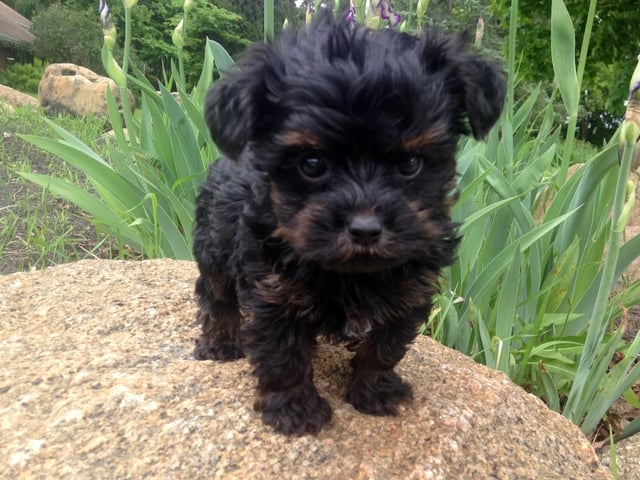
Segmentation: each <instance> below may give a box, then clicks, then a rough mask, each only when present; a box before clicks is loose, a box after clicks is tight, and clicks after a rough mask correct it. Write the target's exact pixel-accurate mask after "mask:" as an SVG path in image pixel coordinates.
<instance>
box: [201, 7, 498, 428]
mask: <svg viewBox="0 0 640 480" xmlns="http://www.w3.org/2000/svg"><path fill="white" fill-rule="evenodd" d="M503 99H504V79H503V73H502V72H501V70H500V68H499V67H498V66H497V65H496V64H495V63H493V62H490V61H488V60H486V59H483V58H481V57H479V56H477V55H475V54H472V53H468V52H466V50H465V48H464V42H463V41H462V40H461V39H460V38H458V37H437V36H434V35H425V36H423V37H422V38H417V37H413V36H410V35H406V34H402V33H398V32H395V31H391V30H382V31H370V30H367V29H365V28H359V27H353V26H351V25H348V24H347V23H346V22H343V21H335V20H333V19H332V18H331V15H329V14H327V13H323V14H320V15H318V17H317V18H316V20H314V22H313V23H312V24H311V25H309V26H308V27H306V28H304V29H302V30H301V31H300V32H298V33H293V32H286V33H285V34H284V35H283V38H282V40H281V42H280V44H279V46H272V45H264V44H263V45H257V46H254V47H252V48H251V49H250V50H249V52H248V53H247V54H246V55H245V56H244V57H243V58H242V60H241V61H240V62H239V63H238V69H237V70H236V71H234V72H233V73H229V74H228V75H227V76H226V77H224V78H223V79H222V80H221V81H219V82H217V83H216V84H215V86H214V87H213V88H212V90H211V91H210V93H209V94H208V97H207V101H206V113H205V115H206V121H207V124H208V125H209V128H210V130H211V135H212V138H213V139H214V141H215V142H216V144H217V145H218V146H219V148H220V150H221V151H222V152H223V154H224V157H223V158H221V159H219V160H218V161H217V162H216V163H214V164H213V166H212V167H211V169H210V171H209V175H208V178H207V180H206V182H205V184H204V185H203V187H202V191H201V193H200V195H199V197H198V205H197V219H196V228H195V239H194V252H195V256H196V259H197V261H198V266H199V269H200V277H199V279H198V281H197V284H196V292H197V295H198V297H199V313H198V316H199V320H200V321H201V323H202V327H203V333H202V336H201V337H200V338H199V339H198V340H197V344H196V349H195V356H196V358H198V359H215V360H223V361H224V360H233V359H236V358H239V357H242V356H244V355H247V356H248V357H249V360H250V361H251V364H252V365H253V366H254V372H255V374H256V375H257V377H258V397H257V401H256V403H255V408H256V409H257V410H259V411H261V412H262V418H263V420H264V421H265V422H266V423H267V424H269V425H272V426H273V427H274V428H275V429H276V430H277V431H279V432H283V433H287V434H303V433H305V432H312V433H315V432H318V431H319V430H320V429H321V428H322V426H323V425H324V424H326V423H327V422H329V421H330V418H331V409H330V408H329V404H328V403H327V402H326V400H324V399H323V398H322V397H320V395H319V394H318V392H317V390H316V388H315V386H314V384H313V370H312V364H311V361H312V357H313V355H314V350H315V344H316V337H317V335H318V334H321V335H325V336H327V337H328V338H330V339H332V340H334V341H341V342H345V343H346V345H347V348H349V349H350V350H351V351H353V352H354V356H353V358H352V360H351V367H352V376H351V380H350V382H349V385H348V386H347V392H346V398H347V400H348V401H349V402H350V403H351V404H352V405H353V406H354V407H355V408H357V409H358V410H360V411H362V412H366V413H371V414H375V415H386V414H393V413H395V412H396V410H397V405H398V403H399V402H403V401H407V400H409V399H411V396H412V393H411V387H410V386H409V385H408V384H407V383H405V382H403V381H402V380H401V379H400V377H399V376H398V375H397V374H396V373H395V372H394V370H393V369H394V367H395V365H396V364H397V363H398V362H399V361H400V360H401V359H402V357H403V356H404V354H405V353H406V351H407V348H408V345H409V344H410V343H411V342H412V341H413V340H414V338H415V336H416V334H417V329H418V326H419V325H420V324H421V323H422V322H423V321H424V320H425V319H426V317H427V315H428V313H429V311H430V308H431V297H432V295H433V294H434V292H435V287H436V283H437V279H438V275H439V273H440V271H441V269H442V268H443V267H445V266H447V265H450V264H451V263H452V262H453V261H454V257H455V248H456V245H457V243H458V236H457V233H456V227H455V225H454V224H453V223H452V222H451V220H450V216H449V208H450V205H451V203H452V201H453V200H452V198H453V195H452V192H453V190H454V188H455V172H456V164H455V158H454V155H455V150H456V144H457V141H458V138H459V136H460V135H461V134H467V133H472V134H473V135H475V136H476V137H481V136H483V135H485V134H486V133H487V132H488V130H489V129H490V128H491V126H492V125H493V124H494V123H495V121H496V120H497V118H498V116H499V115H500V111H501V108H502V104H503Z"/></svg>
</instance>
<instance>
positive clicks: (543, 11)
mask: <svg viewBox="0 0 640 480" xmlns="http://www.w3.org/2000/svg"><path fill="white" fill-rule="evenodd" d="M492 3H493V5H492V8H493V10H494V12H495V13H496V15H497V16H498V17H499V18H501V19H502V23H503V29H504V32H505V35H506V33H507V29H508V20H509V19H508V16H509V7H510V4H511V2H510V0H492ZM589 3H590V2H588V1H584V0H565V4H566V6H567V9H568V10H569V13H570V14H571V17H572V19H573V23H574V28H575V30H576V45H577V49H579V48H580V45H581V42H582V37H583V35H584V30H585V22H586V19H587V13H588V10H589ZM623 3H626V5H623ZM630 3H631V2H619V1H617V0H609V1H607V0H604V1H600V2H598V5H597V10H596V18H595V22H594V26H593V31H592V34H591V40H590V48H589V56H588V58H587V64H586V68H585V72H584V79H583V83H582V90H583V104H584V106H585V112H584V113H583V115H582V117H581V122H580V123H581V126H582V128H581V132H582V136H583V138H585V139H589V140H591V141H592V142H594V143H596V144H599V143H601V142H602V139H603V138H607V137H609V136H610V135H611V133H612V130H613V129H614V128H616V127H617V121H612V120H615V119H619V118H621V116H622V115H623V113H624V100H625V99H626V98H627V94H628V88H629V78H631V74H632V72H633V68H634V67H635V65H636V55H637V54H638V53H640V37H639V36H638V24H640V9H639V8H636V7H634V6H631V5H630ZM519 9H520V12H519V13H520V14H519V22H518V44H519V45H520V46H521V48H520V51H519V52H518V55H519V58H520V59H521V64H520V69H519V72H518V74H519V76H520V78H522V79H523V80H525V81H527V82H533V83H537V82H545V81H546V82H550V81H551V80H552V79H553V66H552V63H551V53H550V52H551V33H550V17H551V13H550V12H551V0H531V1H527V2H519ZM578 54H579V52H576V61H577V56H578ZM548 88H549V89H550V83H549V84H548Z"/></svg>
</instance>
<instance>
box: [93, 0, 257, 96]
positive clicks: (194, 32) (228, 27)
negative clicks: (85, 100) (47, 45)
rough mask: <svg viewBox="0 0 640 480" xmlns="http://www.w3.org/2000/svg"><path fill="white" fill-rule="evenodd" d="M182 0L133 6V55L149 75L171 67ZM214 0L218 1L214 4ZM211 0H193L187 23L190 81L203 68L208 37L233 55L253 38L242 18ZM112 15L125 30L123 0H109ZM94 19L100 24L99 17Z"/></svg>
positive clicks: (160, 75)
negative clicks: (173, 33)
mask: <svg viewBox="0 0 640 480" xmlns="http://www.w3.org/2000/svg"><path fill="white" fill-rule="evenodd" d="M183 3H184V2H183V1H182V0H171V1H165V0H148V1H145V2H139V3H138V4H137V5H136V6H135V8H133V9H132V12H131V15H132V24H133V25H134V27H133V28H132V32H131V33H132V38H131V52H130V53H131V58H132V61H133V63H134V64H135V65H137V66H138V68H139V69H140V70H142V71H143V72H144V73H145V76H146V77H147V78H154V79H156V80H161V79H163V78H164V72H165V71H166V70H169V68H170V63H171V60H172V59H175V58H176V55H177V53H178V52H177V49H176V46H175V45H174V44H173V43H172V41H171V33H172V32H173V30H174V28H175V27H176V26H177V25H178V23H179V21H180V19H181V18H182V15H183V10H182V6H183ZM214 3H215V4H214ZM217 3H218V2H213V1H210V0H199V1H195V2H194V6H193V8H192V9H191V10H190V12H189V15H188V18H187V22H186V26H185V29H186V31H185V35H184V36H185V42H186V43H185V46H184V49H183V51H182V52H181V56H182V58H183V61H184V69H185V76H186V78H187V83H188V84H189V85H193V84H195V82H196V81H197V79H198V76H199V74H200V71H201V69H202V52H203V51H204V49H205V44H206V40H207V38H209V39H212V40H215V41H217V42H219V43H220V44H222V45H224V47H225V49H227V50H228V51H229V52H230V53H231V54H232V55H237V54H239V53H240V52H241V51H242V50H243V49H244V48H246V47H247V46H248V45H249V43H250V40H249V39H248V38H247V35H246V31H245V24H246V22H245V21H244V20H243V18H242V17H241V16H240V15H238V14H236V13H233V12H231V11H229V10H226V9H224V8H220V7H218V6H217V5H216V4H217ZM109 6H110V7H111V9H112V10H111V15H112V18H113V20H114V22H115V24H116V28H117V31H118V34H119V38H120V35H122V33H124V31H125V16H124V9H123V7H122V4H121V2H110V3H109ZM94 22H95V23H96V24H99V21H98V19H97V17H95V18H94Z"/></svg>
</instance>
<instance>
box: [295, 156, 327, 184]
mask: <svg viewBox="0 0 640 480" xmlns="http://www.w3.org/2000/svg"><path fill="white" fill-rule="evenodd" d="M298 169H299V170H300V173H301V174H302V176H303V177H305V178H308V179H310V180H318V179H320V178H322V177H323V176H324V175H325V174H326V173H327V170H328V168H327V163H326V162H325V161H324V160H322V159H321V158H317V157H306V158H303V159H302V160H301V161H300V163H299V164H298Z"/></svg>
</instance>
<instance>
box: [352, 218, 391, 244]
mask: <svg viewBox="0 0 640 480" xmlns="http://www.w3.org/2000/svg"><path fill="white" fill-rule="evenodd" d="M383 228H384V227H383V225H382V222H381V221H380V219H379V218H378V216H377V215H375V214H371V213H361V214H356V215H354V216H353V217H352V218H351V221H350V222H349V224H348V225H347V232H348V233H349V236H350V237H351V240H352V241H353V243H355V244H357V245H361V246H363V247H368V246H371V245H375V244H376V243H377V242H378V240H380V237H382V231H383Z"/></svg>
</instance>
